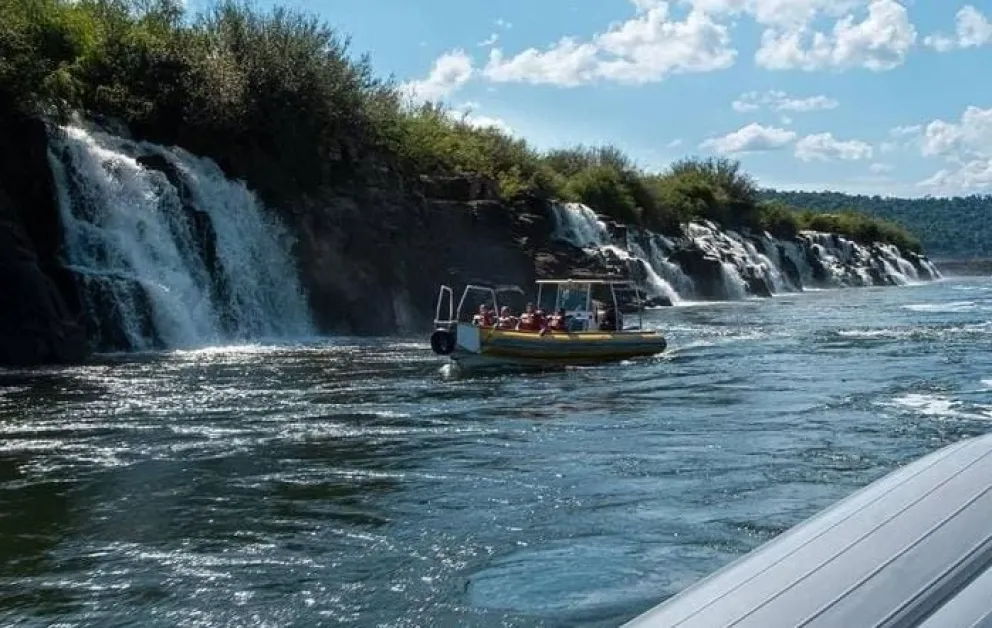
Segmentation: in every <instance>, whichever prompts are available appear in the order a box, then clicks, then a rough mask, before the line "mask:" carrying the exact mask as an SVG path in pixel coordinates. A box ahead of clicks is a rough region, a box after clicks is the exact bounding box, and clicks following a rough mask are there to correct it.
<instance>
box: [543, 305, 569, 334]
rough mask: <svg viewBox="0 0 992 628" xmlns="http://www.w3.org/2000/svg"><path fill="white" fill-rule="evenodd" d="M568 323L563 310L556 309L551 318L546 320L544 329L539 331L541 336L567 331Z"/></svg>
mask: <svg viewBox="0 0 992 628" xmlns="http://www.w3.org/2000/svg"><path fill="white" fill-rule="evenodd" d="M567 323H568V321H567V318H566V316H565V308H563V307H561V308H558V311H557V312H555V313H554V314H552V315H551V318H548V319H546V325H545V326H544V329H542V330H541V333H542V334H546V333H548V332H552V331H568V324H567Z"/></svg>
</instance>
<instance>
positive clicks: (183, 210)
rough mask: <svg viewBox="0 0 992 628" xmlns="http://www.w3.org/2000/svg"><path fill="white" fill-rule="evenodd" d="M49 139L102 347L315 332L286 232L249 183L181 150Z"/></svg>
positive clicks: (75, 263) (93, 133) (69, 257)
mask: <svg viewBox="0 0 992 628" xmlns="http://www.w3.org/2000/svg"><path fill="white" fill-rule="evenodd" d="M52 135H53V136H52V138H51V142H50V149H49V162H50V164H51V167H52V172H53V175H54V177H55V180H56V184H57V186H58V194H59V208H60V211H61V218H62V223H63V228H64V233H65V257H66V261H67V266H68V268H69V269H70V270H71V271H73V273H74V274H75V276H76V278H77V280H78V282H79V285H80V287H81V291H82V295H83V299H84V302H85V303H84V305H85V308H86V311H87V315H88V319H89V321H88V322H89V325H90V327H91V334H92V335H95V336H96V342H97V344H98V345H99V347H100V348H102V349H108V348H112V349H148V348H156V347H163V348H177V347H192V346H203V345H208V344H216V343H222V342H234V341H244V340H248V339H259V338H277V337H281V338H286V337H300V336H305V335H309V334H311V333H312V324H311V320H310V313H309V307H308V305H307V302H306V299H305V297H304V294H303V291H302V289H301V287H300V283H299V280H298V276H297V275H298V273H297V269H296V266H295V263H294V261H293V259H292V257H291V256H290V254H289V251H290V249H291V246H292V242H291V240H290V238H289V236H288V232H287V231H286V229H285V227H284V226H283V225H282V224H280V222H279V221H278V220H277V219H276V218H275V217H274V216H272V215H270V214H269V213H268V212H267V211H266V209H265V208H264V207H263V206H262V204H261V203H260V202H259V200H258V199H257V198H256V197H255V196H254V194H253V193H252V192H251V191H249V190H248V189H247V188H246V187H245V185H244V184H243V183H240V182H234V181H230V180H228V179H227V178H225V176H224V174H223V173H222V172H221V170H220V168H219V167H218V166H217V165H216V164H215V163H214V162H212V161H210V160H208V159H203V158H199V157H196V156H194V155H191V154H189V153H187V152H186V151H184V150H182V149H179V148H165V147H162V146H158V145H155V144H151V143H147V142H132V141H130V140H126V139H123V138H120V137H117V136H114V135H110V134H107V133H104V132H102V131H97V130H89V129H84V128H82V127H78V126H64V127H60V128H59V129H58V130H57V131H56V132H54V133H53V134H52Z"/></svg>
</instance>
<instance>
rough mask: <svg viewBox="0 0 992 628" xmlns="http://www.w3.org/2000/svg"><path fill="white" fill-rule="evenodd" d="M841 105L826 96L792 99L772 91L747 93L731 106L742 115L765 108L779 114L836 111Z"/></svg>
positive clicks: (780, 92)
mask: <svg viewBox="0 0 992 628" xmlns="http://www.w3.org/2000/svg"><path fill="white" fill-rule="evenodd" d="M839 104H840V103H838V102H837V101H836V100H834V99H833V98H828V97H826V96H809V97H806V98H790V97H789V96H788V94H786V93H785V92H783V91H778V90H771V91H767V92H765V93H759V92H745V93H743V94H741V95H740V96H739V97H738V98H737V100H735V101H734V102H732V103H731V104H730V106H731V107H732V108H733V109H734V111H739V112H741V113H745V112H749V111H757V110H758V109H761V108H763V107H764V108H767V109H769V110H771V111H777V112H785V111H792V112H806V111H818V110H823V109H836V108H837V106H838V105H839Z"/></svg>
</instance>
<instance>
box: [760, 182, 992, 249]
mask: <svg viewBox="0 0 992 628" xmlns="http://www.w3.org/2000/svg"><path fill="white" fill-rule="evenodd" d="M760 195H761V198H762V199H764V200H766V201H778V202H781V203H785V204H787V205H790V206H793V207H803V208H806V209H808V210H810V211H813V212H818V213H837V212H842V211H845V210H847V211H850V210H854V211H857V212H860V213H862V214H866V215H868V216H874V217H876V218H883V219H886V220H892V221H896V222H899V223H901V224H903V225H906V227H907V228H908V229H910V230H912V231H913V232H914V233H918V234H920V239H921V240H922V242H923V246H924V247H926V250H927V251H928V252H929V253H930V254H932V255H942V256H955V257H972V256H981V257H988V256H992V196H978V195H972V196H959V197H953V198H933V197H924V198H892V197H882V196H865V195H851V194H843V193H841V192H786V191H779V190H762V191H761V193H760Z"/></svg>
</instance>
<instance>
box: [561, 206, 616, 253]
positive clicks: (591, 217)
mask: <svg viewBox="0 0 992 628" xmlns="http://www.w3.org/2000/svg"><path fill="white" fill-rule="evenodd" d="M553 216H554V219H555V237H556V238H557V239H559V240H563V241H565V242H569V243H571V244H573V245H575V246H577V247H580V248H599V247H603V246H607V245H609V244H610V230H609V229H608V228H607V226H606V223H605V222H603V221H602V220H600V219H599V216H597V215H596V212H595V211H593V210H592V209H591V208H590V207H587V206H586V205H583V204H581V203H556V204H555V205H554V206H553Z"/></svg>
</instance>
